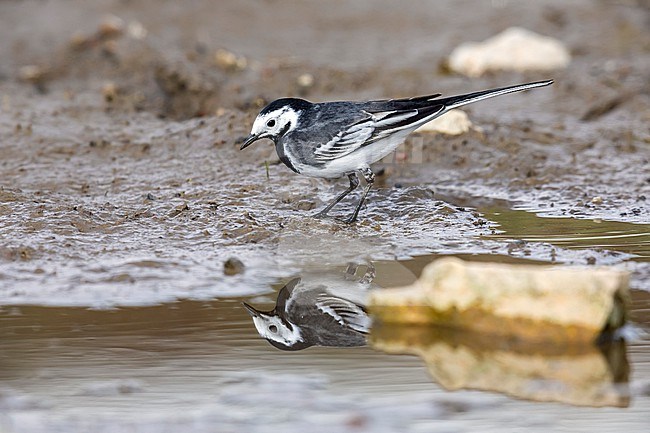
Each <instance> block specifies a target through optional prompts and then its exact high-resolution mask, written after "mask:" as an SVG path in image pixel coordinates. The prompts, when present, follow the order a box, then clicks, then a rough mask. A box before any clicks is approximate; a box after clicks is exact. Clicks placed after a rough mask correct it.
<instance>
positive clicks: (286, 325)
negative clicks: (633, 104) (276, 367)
mask: <svg viewBox="0 0 650 433" xmlns="http://www.w3.org/2000/svg"><path fill="white" fill-rule="evenodd" d="M299 282H300V278H294V279H293V280H291V281H289V282H288V283H287V284H286V285H285V286H284V287H283V288H282V289H280V291H279V292H278V298H277V300H276V303H275V308H273V310H271V311H267V312H264V311H259V310H257V309H255V308H254V307H252V306H251V305H249V304H247V303H246V302H243V305H244V308H246V311H248V314H250V315H251V317H252V318H253V323H254V324H255V328H257V332H258V333H259V334H260V336H261V337H262V338H265V339H266V340H267V341H268V342H269V343H271V344H272V345H273V346H275V347H277V348H278V349H281V350H300V349H305V348H307V347H309V346H311V343H308V342H306V341H304V339H303V336H302V335H301V332H300V329H299V328H298V326H296V325H295V324H292V323H291V321H289V320H288V318H287V317H286V316H287V313H286V306H287V302H288V300H289V298H290V297H291V294H292V291H293V289H294V288H295V287H296V285H297V284H298V283H299Z"/></svg>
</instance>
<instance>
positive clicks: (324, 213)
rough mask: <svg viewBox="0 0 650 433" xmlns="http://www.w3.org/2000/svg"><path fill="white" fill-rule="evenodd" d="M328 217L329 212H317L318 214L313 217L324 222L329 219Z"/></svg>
mask: <svg viewBox="0 0 650 433" xmlns="http://www.w3.org/2000/svg"><path fill="white" fill-rule="evenodd" d="M327 216H328V215H327V212H324V211H320V212H317V213H315V214H313V215H312V216H311V217H312V218H316V219H319V220H322V219H325V218H327Z"/></svg>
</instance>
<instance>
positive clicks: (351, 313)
mask: <svg viewBox="0 0 650 433" xmlns="http://www.w3.org/2000/svg"><path fill="white" fill-rule="evenodd" d="M316 308H318V310H319V311H321V312H322V313H323V314H327V315H328V316H330V317H332V318H333V319H334V320H336V321H337V322H338V323H340V324H341V325H343V326H347V327H349V328H351V329H353V330H355V331H357V332H361V333H364V334H366V333H368V331H369V329H370V317H369V316H368V313H366V310H364V309H363V307H361V306H359V305H357V304H355V303H354V302H350V301H348V300H346V299H342V298H336V297H332V296H327V295H321V296H319V297H318V298H317V299H316Z"/></svg>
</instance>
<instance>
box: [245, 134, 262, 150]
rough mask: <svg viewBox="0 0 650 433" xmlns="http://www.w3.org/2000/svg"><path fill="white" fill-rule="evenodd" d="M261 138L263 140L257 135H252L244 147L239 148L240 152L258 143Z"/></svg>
mask: <svg viewBox="0 0 650 433" xmlns="http://www.w3.org/2000/svg"><path fill="white" fill-rule="evenodd" d="M260 138H262V137H261V136H259V135H256V134H251V135H249V136H248V137H247V138H246V140H245V141H244V142H243V143H242V145H241V146H240V147H239V150H244V149H246V148H247V147H248V146H250V145H251V144H253V143H255V142H256V141H257V140H259V139H260Z"/></svg>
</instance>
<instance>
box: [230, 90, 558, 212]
mask: <svg viewBox="0 0 650 433" xmlns="http://www.w3.org/2000/svg"><path fill="white" fill-rule="evenodd" d="M552 83H553V80H547V81H538V82H535V83H527V84H519V85H516V86H510V87H503V88H499V89H491V90H484V91H481V92H474V93H468V94H465V95H458V96H450V97H448V98H441V97H440V96H441V95H440V94H435V95H427V96H418V97H414V98H408V99H388V100H377V101H367V102H352V101H340V102H323V103H311V102H309V101H305V100H303V99H295V98H283V99H278V100H276V101H273V102H271V103H270V104H269V105H267V106H266V107H264V108H263V109H262V111H261V112H260V113H259V114H258V115H257V118H256V119H255V121H254V122H253V127H252V130H251V134H250V136H249V137H248V138H246V140H245V141H244V143H243V144H242V145H241V149H245V148H246V147H248V146H250V145H251V144H252V143H253V142H255V141H257V140H260V139H262V138H269V139H271V140H273V142H274V143H275V150H276V151H277V153H278V156H279V157H280V160H281V161H282V162H283V163H284V164H285V165H286V166H287V167H289V168H290V169H291V170H293V171H295V172H296V173H299V174H304V175H306V176H311V177H320V178H339V177H342V176H344V175H347V176H348V179H349V180H350V186H349V187H348V188H347V189H346V190H345V191H343V192H342V193H341V194H340V195H339V196H338V197H336V198H335V199H334V200H333V201H332V202H331V203H330V204H328V205H327V206H326V207H325V208H324V209H323V210H321V211H320V212H318V213H317V214H316V215H315V216H317V217H323V216H326V215H327V213H328V212H329V211H330V210H331V209H332V208H333V207H334V206H335V205H336V204H337V203H339V202H340V201H341V200H343V198H344V197H345V196H346V195H348V194H349V193H351V192H352V191H354V190H355V189H356V188H357V187H358V186H359V178H358V176H357V173H360V174H361V176H363V178H364V179H365V181H366V187H365V189H364V191H363V194H362V195H361V199H360V200H359V203H358V204H357V206H356V208H355V210H354V212H353V213H352V215H351V216H350V217H349V218H348V219H347V222H353V221H355V220H356V219H357V216H358V215H359V210H360V209H361V206H362V205H363V203H364V201H365V199H366V196H367V195H368V191H369V190H370V188H371V187H372V184H373V182H374V177H375V175H374V173H373V172H372V170H371V169H370V164H372V163H374V162H377V161H379V160H381V159H382V158H384V157H385V156H387V155H388V154H390V153H391V152H393V151H394V150H395V149H396V148H397V146H399V145H400V144H401V143H402V142H403V141H404V140H405V139H406V137H407V136H408V135H409V134H411V133H412V132H413V131H415V130H416V129H417V128H418V127H420V126H421V125H423V124H425V123H427V122H429V121H431V120H433V119H435V118H436V117H439V116H442V115H443V114H445V113H446V112H447V111H449V110H451V109H453V108H458V107H460V106H463V105H467V104H471V103H473V102H478V101H482V100H484V99H488V98H492V97H495V96H500V95H505V94H508V93H513V92H520V91H522V90H528V89H533V88H536V87H544V86H548V85H550V84H552Z"/></svg>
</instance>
